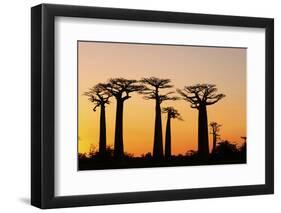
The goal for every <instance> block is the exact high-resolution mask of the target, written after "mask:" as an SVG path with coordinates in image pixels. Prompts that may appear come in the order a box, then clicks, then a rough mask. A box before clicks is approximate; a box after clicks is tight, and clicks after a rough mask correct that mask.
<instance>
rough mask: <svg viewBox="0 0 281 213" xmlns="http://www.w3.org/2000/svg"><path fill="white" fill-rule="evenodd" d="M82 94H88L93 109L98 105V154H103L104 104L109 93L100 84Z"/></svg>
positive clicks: (104, 146)
mask: <svg viewBox="0 0 281 213" xmlns="http://www.w3.org/2000/svg"><path fill="white" fill-rule="evenodd" d="M84 95H86V96H88V97H89V98H88V99H89V101H91V102H92V103H93V104H94V108H93V111H96V109H97V107H100V135H99V154H100V156H105V154H106V121H105V105H106V104H109V98H110V97H111V95H110V94H109V93H107V92H106V90H105V89H104V87H103V85H102V84H97V85H96V86H94V87H92V88H90V89H89V91H87V92H85V93H84Z"/></svg>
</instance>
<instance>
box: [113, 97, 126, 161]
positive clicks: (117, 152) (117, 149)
mask: <svg viewBox="0 0 281 213" xmlns="http://www.w3.org/2000/svg"><path fill="white" fill-rule="evenodd" d="M123 106H124V101H123V100H117V106H116V122H115V140H114V157H115V158H117V159H121V158H123V155H124V147H123Z"/></svg>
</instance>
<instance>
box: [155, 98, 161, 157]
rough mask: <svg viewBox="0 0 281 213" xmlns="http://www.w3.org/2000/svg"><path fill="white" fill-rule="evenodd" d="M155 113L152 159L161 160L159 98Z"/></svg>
mask: <svg viewBox="0 0 281 213" xmlns="http://www.w3.org/2000/svg"><path fill="white" fill-rule="evenodd" d="M155 113H156V114H155V127H154V143H153V158H154V159H158V160H159V159H162V158H163V138H162V122H161V108H160V101H159V98H157V99H156V106H155Z"/></svg>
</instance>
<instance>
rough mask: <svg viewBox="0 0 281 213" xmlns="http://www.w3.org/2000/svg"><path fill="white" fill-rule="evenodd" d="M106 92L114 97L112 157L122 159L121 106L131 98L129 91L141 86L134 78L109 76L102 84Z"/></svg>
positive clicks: (141, 87) (138, 88) (140, 88)
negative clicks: (114, 113) (114, 117)
mask: <svg viewBox="0 0 281 213" xmlns="http://www.w3.org/2000/svg"><path fill="white" fill-rule="evenodd" d="M102 86H103V88H104V89H105V90H106V91H107V93H108V94H110V95H112V96H114V97H115V99H116V103H117V105H116V122H115V138H114V157H115V158H116V159H122V158H123V157H124V145H123V108H124V102H125V101H126V100H127V99H129V98H131V96H130V93H132V92H136V91H140V90H142V89H143V86H141V85H139V84H138V81H136V80H128V79H124V78H111V79H109V80H108V82H107V83H105V84H102Z"/></svg>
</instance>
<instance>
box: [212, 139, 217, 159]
mask: <svg viewBox="0 0 281 213" xmlns="http://www.w3.org/2000/svg"><path fill="white" fill-rule="evenodd" d="M216 146H217V135H216V134H213V149H212V154H215V152H216Z"/></svg>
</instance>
